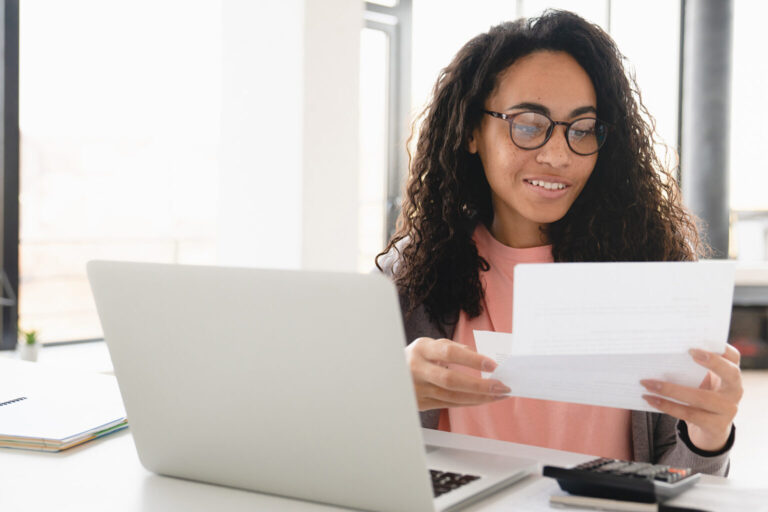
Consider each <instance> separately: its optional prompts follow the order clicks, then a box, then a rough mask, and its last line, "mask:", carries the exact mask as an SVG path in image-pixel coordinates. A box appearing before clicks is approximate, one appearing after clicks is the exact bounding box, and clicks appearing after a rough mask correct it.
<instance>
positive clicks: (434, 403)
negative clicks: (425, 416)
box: [419, 396, 508, 411]
mask: <svg viewBox="0 0 768 512" xmlns="http://www.w3.org/2000/svg"><path fill="white" fill-rule="evenodd" d="M506 398H508V397H506V396H501V397H496V398H487V401H486V402H481V403H476V404H472V405H484V404H486V403H489V404H490V403H494V402H499V401H501V400H504V399H506ZM466 406H467V404H458V403H454V402H445V401H443V400H439V399H437V398H431V397H425V398H423V399H421V400H419V410H420V411H426V410H429V409H444V408H446V407H466Z"/></svg>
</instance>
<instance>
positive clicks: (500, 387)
mask: <svg viewBox="0 0 768 512" xmlns="http://www.w3.org/2000/svg"><path fill="white" fill-rule="evenodd" d="M426 380H427V381H428V382H430V383H431V384H434V385H436V386H438V387H441V388H443V389H447V390H450V391H460V392H463V393H480V394H485V395H499V394H504V393H509V392H510V391H511V390H510V389H509V388H508V387H507V386H505V385H504V383H502V382H501V381H499V380H496V379H483V378H480V377H475V376H473V375H467V374H466V373H462V372H460V371H457V370H454V369H451V368H443V367H441V366H438V365H432V367H431V368H430V369H429V370H428V372H427V376H426Z"/></svg>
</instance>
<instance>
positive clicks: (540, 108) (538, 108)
mask: <svg viewBox="0 0 768 512" xmlns="http://www.w3.org/2000/svg"><path fill="white" fill-rule="evenodd" d="M521 108H522V109H525V110H532V111H534V112H541V113H542V114H545V115H547V116H550V115H552V113H551V112H550V110H549V109H548V108H547V107H545V106H544V105H541V104H539V103H529V102H523V103H518V104H517V105H512V106H511V107H509V108H508V109H507V110H515V109H521ZM587 113H592V114H597V109H595V107H593V106H591V105H587V106H584V107H579V108H577V109H574V110H572V111H571V113H570V115H569V117H570V118H574V117H576V116H580V115H582V114H587Z"/></svg>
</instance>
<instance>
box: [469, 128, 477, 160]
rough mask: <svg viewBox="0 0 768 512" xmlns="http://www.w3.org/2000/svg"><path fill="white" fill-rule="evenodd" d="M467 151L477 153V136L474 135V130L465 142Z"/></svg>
mask: <svg viewBox="0 0 768 512" xmlns="http://www.w3.org/2000/svg"><path fill="white" fill-rule="evenodd" d="M467 151H469V152H470V153H472V154H473V155H474V154H476V153H477V137H475V133H474V132H473V133H472V135H470V136H469V141H468V142H467Z"/></svg>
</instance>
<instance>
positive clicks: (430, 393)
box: [425, 386, 507, 407]
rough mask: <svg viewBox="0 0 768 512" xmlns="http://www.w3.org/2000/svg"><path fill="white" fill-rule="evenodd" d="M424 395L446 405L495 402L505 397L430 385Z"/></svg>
mask: <svg viewBox="0 0 768 512" xmlns="http://www.w3.org/2000/svg"><path fill="white" fill-rule="evenodd" d="M425 393H426V396H427V397H429V398H432V399H434V400H439V401H441V402H443V403H444V404H446V407H456V406H464V405H481V404H486V403H489V402H495V401H497V400H500V399H504V398H507V396H505V395H484V394H477V393H465V392H462V391H451V390H449V389H445V388H441V387H438V386H432V387H431V388H429V389H427V390H425Z"/></svg>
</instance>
